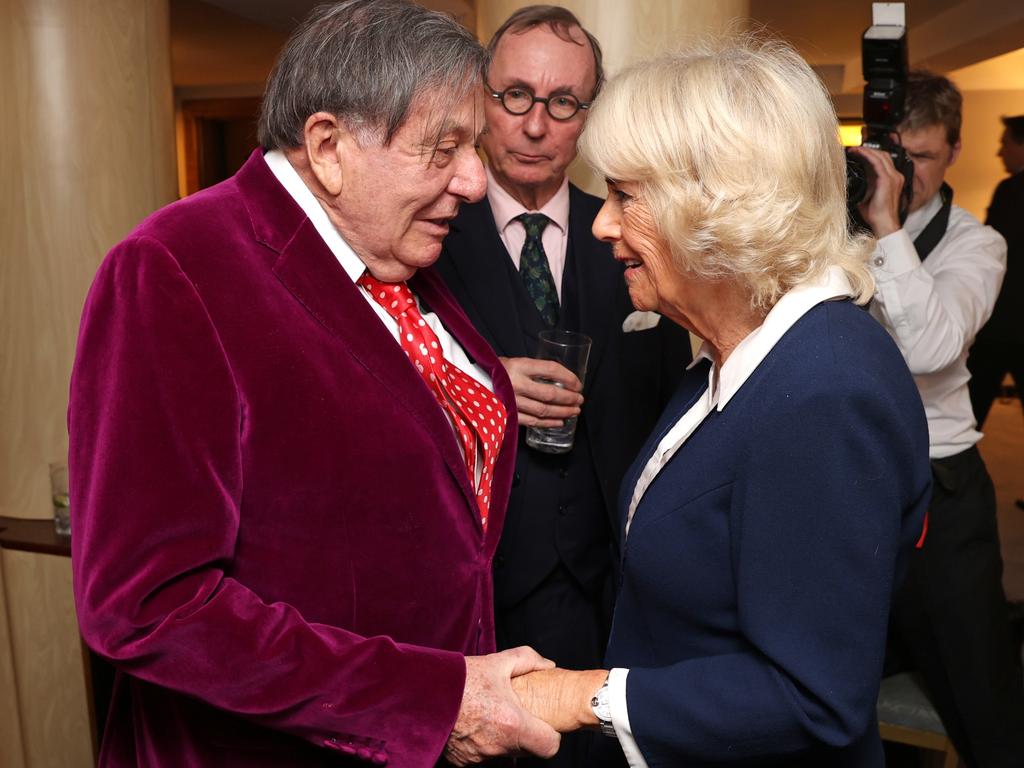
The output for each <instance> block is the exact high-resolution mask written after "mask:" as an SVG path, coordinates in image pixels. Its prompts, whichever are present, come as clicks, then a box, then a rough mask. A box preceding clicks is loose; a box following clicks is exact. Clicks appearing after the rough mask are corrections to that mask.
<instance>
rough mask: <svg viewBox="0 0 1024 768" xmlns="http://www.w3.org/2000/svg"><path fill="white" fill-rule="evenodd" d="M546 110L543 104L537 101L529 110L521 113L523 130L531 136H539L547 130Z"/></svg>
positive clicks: (547, 118) (547, 117)
mask: <svg viewBox="0 0 1024 768" xmlns="http://www.w3.org/2000/svg"><path fill="white" fill-rule="evenodd" d="M549 119H550V117H549V116H548V111H547V109H546V108H545V106H544V105H543V104H542V103H540V102H539V101H538V102H535V103H534V105H533V106H532V107H531V108H530V111H529V112H527V113H526V114H525V115H523V131H525V132H526V135H527V136H530V137H531V138H535V139H537V138H540V137H541V136H543V135H544V134H545V133H547V132H548V120H549Z"/></svg>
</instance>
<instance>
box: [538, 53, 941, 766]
mask: <svg viewBox="0 0 1024 768" xmlns="http://www.w3.org/2000/svg"><path fill="white" fill-rule="evenodd" d="M583 151H584V156H585V157H586V158H587V159H588V160H589V162H590V163H591V164H592V165H593V166H594V167H595V168H596V169H597V170H598V171H599V172H600V173H601V174H603V175H604V176H605V177H606V178H607V179H608V199H607V201H606V202H605V205H604V207H603V208H602V210H601V213H600V214H599V215H598V217H597V219H596V221H595V223H594V233H595V234H596V235H597V236H598V237H600V238H601V239H603V240H607V241H609V242H611V243H612V244H613V247H614V252H615V255H616V258H618V259H619V260H620V261H622V262H623V263H624V264H625V266H626V270H625V279H626V282H627V285H628V287H629V291H630V296H631V298H632V300H633V303H634V305H635V306H636V308H637V309H639V310H646V311H651V312H658V313H660V314H661V315H663V316H665V317H667V318H668V319H670V320H672V321H674V322H676V323H678V324H679V325H681V326H683V327H684V328H686V329H688V330H690V331H692V332H693V333H695V334H696V335H697V336H699V337H700V338H701V339H703V340H704V343H703V346H702V348H701V350H700V352H699V354H698V356H697V359H696V361H695V362H694V364H693V365H692V366H691V368H690V370H689V371H688V372H687V375H686V376H685V377H684V379H683V382H682V384H681V386H680V388H679V390H678V392H677V393H676V396H675V399H674V400H673V401H672V402H671V403H670V404H669V406H668V408H667V409H666V411H665V413H664V414H663V416H662V418H661V421H660V423H659V424H658V426H657V427H656V429H655V431H654V433H653V434H652V435H651V436H650V438H649V439H648V441H647V444H646V445H645V447H644V448H643V450H642V451H641V453H640V455H639V456H638V457H637V459H636V461H635V463H634V464H633V467H632V469H631V470H630V472H629V473H628V474H627V476H626V479H625V482H624V484H623V488H622V492H621V495H620V510H619V512H620V517H619V535H620V537H621V540H620V543H621V548H622V552H623V557H622V579H621V586H620V589H619V594H618V603H617V606H616V611H615V618H614V623H613V628H612V636H611V640H610V643H609V647H608V652H607V656H606V659H605V662H606V667H607V668H608V669H607V670H590V671H585V672H568V671H565V670H552V671H545V672H540V673H536V674H534V675H528V676H525V677H523V678H520V679H519V680H518V691H519V693H520V695H521V697H522V698H523V700H524V702H525V703H526V704H527V705H528V707H530V708H532V709H534V710H535V711H536V712H537V713H539V714H541V715H542V716H543V717H545V718H546V719H547V720H549V722H551V723H552V724H553V725H555V727H557V728H558V729H559V730H563V731H565V730H572V729H575V728H579V727H588V726H589V727H597V726H599V727H601V729H602V730H603V731H604V732H605V733H606V734H607V735H608V736H610V737H611V738H608V739H601V740H599V742H598V745H599V754H598V755H595V757H594V759H593V760H592V763H593V764H594V765H598V764H606V763H612V764H614V763H615V762H623V761H624V760H625V761H628V763H629V764H630V765H631V766H652V768H653V766H688V765H704V764H711V763H713V764H716V765H718V764H723V763H742V764H743V765H768V764H771V765H775V764H780V763H782V764H785V765H787V766H792V765H798V766H804V765H806V766H826V765H827V766H832V767H833V768H835V767H837V766H857V767H858V768H864V767H865V766H882V765H883V764H884V759H883V754H882V748H881V742H880V740H879V736H878V729H877V725H876V721H875V700H876V697H877V695H878V684H879V678H880V675H881V670H882V656H883V649H884V644H885V633H886V619H887V615H888V611H889V602H890V598H891V595H892V592H893V589H894V586H895V585H896V583H897V582H898V580H899V579H900V577H901V574H902V571H903V570H904V565H905V560H906V558H907V555H908V553H909V552H910V551H911V550H912V548H913V546H914V544H915V542H916V541H917V540H918V539H919V537H920V535H921V532H922V523H923V520H924V514H925V506H926V504H927V502H928V498H929V494H930V487H931V479H930V478H931V475H930V471H929V465H928V434H927V427H926V423H925V416H924V411H923V408H922V406H921V401H920V399H919V397H918V394H917V390H916V388H915V387H914V382H913V380H912V379H911V376H910V373H909V372H908V370H907V367H906V365H905V364H904V362H903V359H902V357H901V355H900V353H899V350H898V349H897V348H896V346H895V345H894V344H893V342H892V341H891V339H890V338H889V336H888V335H887V334H886V332H885V331H884V330H883V329H882V328H881V327H880V326H879V325H878V324H877V323H876V322H875V321H874V320H873V319H872V318H871V316H870V315H869V314H868V313H867V312H865V311H863V309H862V308H861V307H859V306H858V304H863V303H864V302H865V301H866V300H867V299H868V297H870V295H871V292H872V288H873V283H872V279H871V276H870V274H869V272H868V270H867V269H866V266H865V257H866V252H867V249H868V248H869V243H868V242H866V241H865V240H864V239H862V238H857V237H851V235H850V234H849V233H848V231H847V225H846V205H845V172H844V159H843V153H842V149H841V147H840V146H839V142H838V140H837V130H836V119H835V114H834V112H833V110H832V107H831V104H830V102H829V99H828V96H827V94H826V93H825V91H824V89H823V88H822V86H821V84H820V83H819V81H818V79H817V78H816V76H815V75H814V73H813V72H812V71H811V69H810V68H809V67H808V66H807V64H806V63H805V62H804V61H803V60H802V59H801V58H800V57H799V56H798V55H797V54H795V53H794V52H793V51H792V50H790V49H789V48H787V47H786V46H784V45H781V44H778V43H772V42H758V41H752V40H740V41H731V42H727V43H717V44H707V45H704V46H702V47H701V48H699V49H695V50H691V51H689V52H687V53H683V54H677V55H672V56H667V57H665V58H661V59H657V60H655V61H650V62H647V63H643V64H640V65H638V66H635V67H634V68H632V69H630V70H628V71H626V72H625V73H624V74H623V75H621V76H620V77H618V78H617V79H615V80H613V81H612V82H611V83H610V84H609V86H608V87H607V89H606V91H605V92H604V94H603V95H602V96H601V97H600V98H599V99H598V101H597V103H596V104H595V105H594V108H593V110H592V114H591V116H590V119H589V122H588V125H587V129H586V131H585V133H584V136H583ZM609 670H610V673H609Z"/></svg>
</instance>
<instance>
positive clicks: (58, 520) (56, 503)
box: [50, 461, 71, 536]
mask: <svg viewBox="0 0 1024 768" xmlns="http://www.w3.org/2000/svg"><path fill="white" fill-rule="evenodd" d="M50 491H51V493H52V494H53V527H54V528H55V529H56V531H57V535H58V536H70V535H71V502H70V499H69V496H68V464H67V462H66V461H55V462H53V463H52V464H50Z"/></svg>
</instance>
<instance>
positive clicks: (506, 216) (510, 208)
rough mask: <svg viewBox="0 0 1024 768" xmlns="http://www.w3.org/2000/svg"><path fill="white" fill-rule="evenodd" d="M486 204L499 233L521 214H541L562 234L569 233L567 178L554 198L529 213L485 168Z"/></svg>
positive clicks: (488, 167) (563, 180) (489, 170)
mask: <svg viewBox="0 0 1024 768" xmlns="http://www.w3.org/2000/svg"><path fill="white" fill-rule="evenodd" d="M487 202H489V203H490V204H491V212H492V213H493V214H494V223H495V224H496V225H497V227H498V231H499V232H504V231H505V229H506V228H507V227H508V225H509V223H510V222H511V221H512V220H513V219H515V218H516V216H519V215H520V214H523V213H543V214H544V215H545V216H547V217H548V218H549V219H551V222H552V223H553V224H554V225H555V226H557V227H558V228H559V229H560V230H562V232H568V231H569V178H568V177H566V178H564V179H562V185H561V186H560V187H559V188H558V191H557V192H555V194H554V197H552V198H551V199H550V200H548V201H547V203H545V204H544V206H543V207H542V208H540V209H539V210H538V211H530V210H529V209H528V208H526V207H524V206H523V204H522V203H520V202H519V201H518V200H516V199H515V198H514V197H512V195H510V194H509V193H508V192H506V191H505V189H504V188H503V187H502V186H501V185H500V184H499V183H498V182H497V181H496V180H495V178H494V174H493V173H491V167H490V166H489V165H488V166H487Z"/></svg>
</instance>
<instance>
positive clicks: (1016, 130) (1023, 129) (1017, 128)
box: [1000, 115, 1024, 144]
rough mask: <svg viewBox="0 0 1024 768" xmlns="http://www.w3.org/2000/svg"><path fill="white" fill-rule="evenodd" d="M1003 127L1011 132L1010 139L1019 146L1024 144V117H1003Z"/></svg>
mask: <svg viewBox="0 0 1024 768" xmlns="http://www.w3.org/2000/svg"><path fill="white" fill-rule="evenodd" d="M1000 119H1001V120H1002V121H1003V125H1004V126H1005V127H1006V130H1007V131H1009V132H1010V137H1011V138H1012V139H1013V140H1014V141H1015V142H1017V143H1018V144H1024V115H1016V116H1015V117H1002V118H1000Z"/></svg>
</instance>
